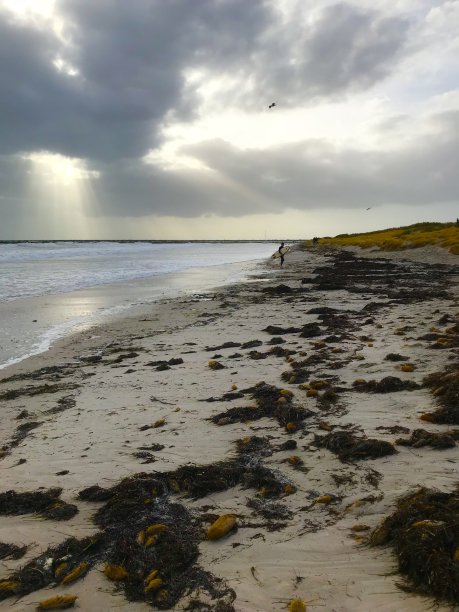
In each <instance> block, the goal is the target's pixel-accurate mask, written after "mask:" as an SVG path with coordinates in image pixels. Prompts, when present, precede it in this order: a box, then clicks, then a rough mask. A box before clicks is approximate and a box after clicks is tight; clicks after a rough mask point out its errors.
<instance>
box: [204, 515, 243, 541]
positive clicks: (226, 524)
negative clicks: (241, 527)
mask: <svg viewBox="0 0 459 612" xmlns="http://www.w3.org/2000/svg"><path fill="white" fill-rule="evenodd" d="M235 525H236V517H235V516H234V514H222V515H221V516H219V517H218V519H217V520H216V521H214V522H213V523H212V525H211V526H210V527H209V529H208V530H207V539H208V540H220V538H223V537H224V536H225V535H226V534H227V533H229V532H230V531H231V530H232V529H233V528H234V527H235Z"/></svg>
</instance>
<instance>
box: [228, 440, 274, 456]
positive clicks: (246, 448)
mask: <svg viewBox="0 0 459 612" xmlns="http://www.w3.org/2000/svg"><path fill="white" fill-rule="evenodd" d="M236 448H237V451H238V454H239V455H257V456H258V457H269V456H270V455H272V453H273V451H272V448H271V445H270V443H269V440H268V438H262V437H259V436H246V437H245V438H241V439H240V440H236Z"/></svg>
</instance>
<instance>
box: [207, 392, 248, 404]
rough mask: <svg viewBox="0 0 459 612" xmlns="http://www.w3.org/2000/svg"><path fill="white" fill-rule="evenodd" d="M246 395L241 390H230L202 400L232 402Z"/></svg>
mask: <svg viewBox="0 0 459 612" xmlns="http://www.w3.org/2000/svg"><path fill="white" fill-rule="evenodd" d="M241 397H244V394H243V393H242V392H241V391H228V393H224V394H223V395H221V396H220V397H208V398H207V399H205V400H201V401H202V402H231V401H232V400H235V399H240V398H241Z"/></svg>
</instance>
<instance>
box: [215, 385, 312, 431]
mask: <svg viewBox="0 0 459 612" xmlns="http://www.w3.org/2000/svg"><path fill="white" fill-rule="evenodd" d="M242 393H244V394H250V397H251V398H252V399H254V400H255V402H256V406H253V407H251V406H244V407H241V408H230V409H229V410H227V411H226V412H221V413H219V414H216V415H214V416H213V417H211V418H210V420H211V421H212V422H213V423H215V424H217V425H227V424H229V423H238V422H245V421H253V420H258V419H261V418H263V417H268V418H275V419H277V421H278V422H279V424H280V425H282V426H283V427H287V425H288V423H293V424H294V425H295V429H297V428H298V427H299V426H300V423H301V422H302V421H304V420H305V419H306V418H308V417H310V416H311V415H312V414H313V412H312V411H310V410H308V409H306V408H303V407H301V406H297V405H295V404H294V403H293V393H292V392H291V391H289V390H287V389H279V388H278V387H275V386H274V385H268V384H266V383H265V382H261V383H258V384H257V385H255V387H250V388H249V389H244V390H243V391H242Z"/></svg>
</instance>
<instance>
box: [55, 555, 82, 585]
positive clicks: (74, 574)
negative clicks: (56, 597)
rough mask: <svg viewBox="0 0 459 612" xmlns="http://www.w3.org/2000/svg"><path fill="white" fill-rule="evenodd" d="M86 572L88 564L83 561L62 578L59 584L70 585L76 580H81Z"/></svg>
mask: <svg viewBox="0 0 459 612" xmlns="http://www.w3.org/2000/svg"><path fill="white" fill-rule="evenodd" d="M87 571H88V564H87V563H86V561H83V563H80V564H79V565H77V566H76V567H75V568H74V569H73V570H72V571H71V572H69V573H68V574H66V575H65V576H64V578H63V579H62V582H61V584H70V583H71V582H75V580H78V578H82V577H83V576H84V575H85V574H86V572H87Z"/></svg>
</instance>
